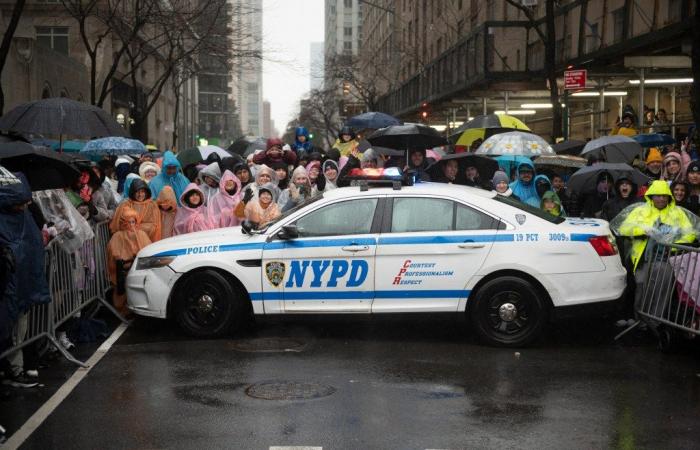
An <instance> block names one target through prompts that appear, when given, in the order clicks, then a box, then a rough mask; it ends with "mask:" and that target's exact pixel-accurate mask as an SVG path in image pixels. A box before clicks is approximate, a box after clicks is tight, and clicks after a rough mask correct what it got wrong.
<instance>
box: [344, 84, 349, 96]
mask: <svg viewBox="0 0 700 450" xmlns="http://www.w3.org/2000/svg"><path fill="white" fill-rule="evenodd" d="M349 94H350V83H349V82H348V81H343V95H349Z"/></svg>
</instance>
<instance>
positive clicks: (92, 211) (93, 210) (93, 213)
mask: <svg viewBox="0 0 700 450" xmlns="http://www.w3.org/2000/svg"><path fill="white" fill-rule="evenodd" d="M87 206H88V211H90V217H95V216H96V215H97V207H96V206H95V205H94V204H93V203H92V202H91V201H90V202H88V204H87Z"/></svg>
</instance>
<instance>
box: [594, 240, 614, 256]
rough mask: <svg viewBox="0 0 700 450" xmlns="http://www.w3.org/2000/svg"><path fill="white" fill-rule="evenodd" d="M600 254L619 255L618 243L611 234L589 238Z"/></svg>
mask: <svg viewBox="0 0 700 450" xmlns="http://www.w3.org/2000/svg"><path fill="white" fill-rule="evenodd" d="M588 242H590V243H591V245H592V246H593V248H594V249H595V251H596V253H598V256H613V255H617V245H616V244H615V241H614V240H613V238H612V237H610V236H593V237H592V238H589V239H588Z"/></svg>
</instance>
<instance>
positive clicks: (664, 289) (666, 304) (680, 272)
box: [635, 240, 700, 349]
mask: <svg viewBox="0 0 700 450" xmlns="http://www.w3.org/2000/svg"><path fill="white" fill-rule="evenodd" d="M637 270H643V271H645V272H644V274H645V280H644V287H643V294H642V295H641V296H638V297H637V300H636V302H635V310H636V312H637V314H638V316H639V318H640V319H641V320H644V321H645V322H647V323H648V324H649V325H650V327H651V328H652V330H654V331H655V332H656V334H657V335H658V336H659V339H660V344H661V347H662V349H663V348H667V347H668V346H670V345H671V341H672V340H673V336H674V333H676V334H678V333H679V332H680V333H683V334H685V335H686V336H688V337H695V336H698V335H700V248H695V247H690V246H687V245H679V244H664V243H661V242H657V241H654V240H650V241H649V244H648V246H647V251H646V253H645V263H644V266H642V267H638V269H637ZM635 325H636V324H635Z"/></svg>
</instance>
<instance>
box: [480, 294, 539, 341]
mask: <svg viewBox="0 0 700 450" xmlns="http://www.w3.org/2000/svg"><path fill="white" fill-rule="evenodd" d="M531 316H532V304H531V302H530V300H528V298H527V297H526V296H524V295H522V294H521V293H519V292H517V291H502V292H499V293H497V294H496V295H494V296H493V297H492V298H491V300H490V301H489V303H488V308H487V310H486V322H487V325H488V327H489V329H490V330H492V331H493V332H495V333H498V334H502V335H507V336H513V335H516V334H519V333H522V332H524V331H525V330H527V329H528V328H529V327H530V325H531V323H532V317H531Z"/></svg>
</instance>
